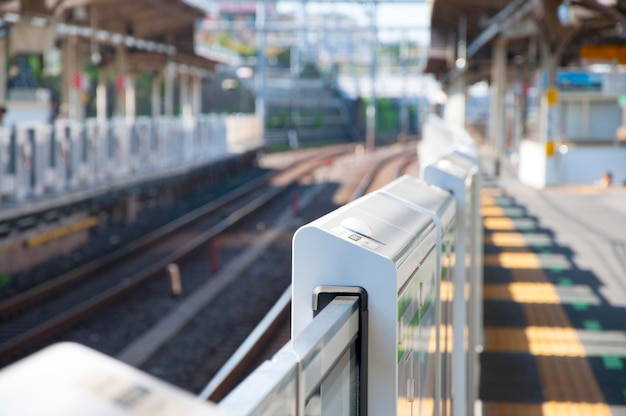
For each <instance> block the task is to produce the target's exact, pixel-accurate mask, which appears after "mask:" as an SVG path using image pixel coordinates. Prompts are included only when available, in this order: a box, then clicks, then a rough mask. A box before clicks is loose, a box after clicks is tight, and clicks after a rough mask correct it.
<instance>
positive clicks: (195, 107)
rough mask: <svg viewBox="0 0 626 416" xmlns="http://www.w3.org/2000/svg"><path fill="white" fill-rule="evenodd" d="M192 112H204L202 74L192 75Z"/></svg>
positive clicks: (195, 114)
mask: <svg viewBox="0 0 626 416" xmlns="http://www.w3.org/2000/svg"><path fill="white" fill-rule="evenodd" d="M191 114H192V115H194V116H197V115H199V114H202V76H201V75H199V74H193V75H191Z"/></svg>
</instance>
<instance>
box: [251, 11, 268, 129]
mask: <svg viewBox="0 0 626 416" xmlns="http://www.w3.org/2000/svg"><path fill="white" fill-rule="evenodd" d="M265 1H266V0H260V1H257V2H256V22H255V26H256V33H257V35H256V36H257V53H256V56H257V64H256V74H255V90H256V99H255V103H254V109H255V110H254V111H255V114H256V116H257V117H258V118H259V119H261V136H263V137H264V136H265V124H266V123H265V119H266V112H267V109H266V102H265V48H266V44H267V33H266V31H265Z"/></svg>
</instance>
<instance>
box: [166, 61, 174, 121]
mask: <svg viewBox="0 0 626 416" xmlns="http://www.w3.org/2000/svg"><path fill="white" fill-rule="evenodd" d="M175 72H176V70H175V67H174V64H173V63H171V62H170V63H168V64H167V65H166V67H165V108H164V113H165V115H166V116H171V115H173V114H174V75H175Z"/></svg>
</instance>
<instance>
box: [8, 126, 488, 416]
mask: <svg viewBox="0 0 626 416" xmlns="http://www.w3.org/2000/svg"><path fill="white" fill-rule="evenodd" d="M444 127H445V126H444ZM447 133H449V134H455V133H454V132H447ZM466 150H467V149H466ZM470 150H472V149H471V148H470ZM422 171H423V174H422V177H423V178H422V179H418V178H415V177H412V176H404V177H402V178H399V179H397V180H395V181H394V182H392V183H390V184H388V185H387V186H385V187H383V188H382V189H380V190H378V191H376V192H373V193H371V194H368V195H366V196H364V197H362V198H360V199H357V200H356V201H353V202H351V203H350V204H348V205H346V206H344V207H342V208H339V209H338V210H336V211H334V212H331V213H329V214H327V215H325V216H323V217H321V218H319V219H317V220H315V221H313V222H312V223H310V224H307V225H305V226H303V227H301V228H300V229H299V230H298V231H297V232H296V234H295V236H294V240H293V268H292V271H293V275H292V339H291V341H290V342H289V343H288V344H286V345H285V346H284V347H283V348H282V349H281V350H280V351H279V352H278V353H277V354H276V355H275V356H274V357H273V358H272V359H271V360H269V361H266V362H265V363H264V364H262V365H261V366H260V367H259V368H258V369H257V370H256V371H255V372H253V374H252V375H251V376H250V377H248V378H247V379H246V380H244V382H243V383H242V384H240V385H239V386H238V387H237V388H236V389H235V390H234V391H233V392H231V393H230V394H229V395H228V396H227V397H226V398H225V399H224V400H222V401H221V402H220V403H218V404H217V405H213V404H205V403H204V402H202V403H203V405H202V406H198V400H197V399H196V400H194V399H193V398H192V397H191V396H189V395H187V396H185V397H183V396H181V395H180V394H179V393H178V392H177V391H176V389H175V388H173V387H171V386H167V385H160V387H159V388H158V389H157V388H155V389H153V390H151V392H154V393H153V394H154V395H155V396H158V397H161V398H167V399H168V400H172V401H173V402H172V403H171V405H172V406H174V405H176V406H178V407H177V408H180V409H182V408H183V407H184V406H187V408H188V409H192V408H193V413H192V414H194V415H231V416H236V415H367V414H369V415H408V414H419V415H439V414H448V415H450V414H451V415H455V416H461V415H472V414H473V413H474V403H475V401H476V399H477V388H478V384H477V379H478V373H479V369H478V360H477V351H478V350H479V346H480V344H481V343H482V322H481V319H480V316H481V314H482V312H481V310H480V304H481V292H482V263H481V261H482V239H481V235H480V233H481V231H480V230H481V218H480V210H479V209H480V207H479V199H480V191H481V177H480V169H479V163H478V160H477V152H476V151H475V149H473V150H472V151H471V152H469V153H467V152H459V151H457V150H456V149H452V152H449V153H447V154H445V155H441V156H440V157H439V158H438V159H436V160H434V161H432V163H431V164H429V165H428V166H424V167H423V170H422ZM63 350H67V351H66V352H64V351H63ZM78 350H80V351H78ZM78 350H77V347H76V346H74V345H60V346H53V347H51V348H50V349H48V350H47V351H46V350H44V351H42V352H40V353H38V354H35V355H34V356H33V357H30V358H27V359H25V360H23V361H22V362H20V363H17V364H16V365H14V366H12V367H9V369H8V370H4V371H2V372H0V403H9V404H10V405H11V406H13V407H10V408H9V409H10V411H9V412H8V413H7V414H10V415H13V414H16V415H17V414H24V412H23V411H22V410H23V409H24V406H35V405H36V403H35V404H34V403H23V402H25V401H19V400H17V399H15V398H13V397H12V396H11V391H13V392H15V391H20V389H21V388H22V387H23V390H24V391H32V385H29V384H28V383H30V382H31V381H30V379H31V378H34V379H36V381H37V383H39V384H38V385H42V391H46V387H45V386H43V384H44V383H45V382H46V380H45V377H42V376H41V374H44V373H45V371H44V372H42V371H43V369H45V368H46V366H50V367H54V366H58V364H56V363H58V362H60V358H59V357H60V355H63V354H66V355H71V354H72V355H75V356H76V357H79V356H80V357H79V358H77V359H80V360H82V359H83V356H84V359H85V365H83V368H82V369H81V370H80V371H83V372H86V373H88V374H89V377H91V378H94V377H95V378H97V377H98V369H99V368H100V369H102V368H106V371H107V373H106V374H107V376H109V378H110V374H111V371H113V370H111V368H115V369H117V368H118V367H119V373H117V372H116V373H115V374H116V375H117V374H119V376H118V377H119V378H120V379H124V380H125V381H124V382H125V383H126V384H128V385H131V384H132V383H135V384H136V383H138V381H137V380H139V379H141V380H144V379H147V380H148V381H145V383H148V384H147V385H152V384H154V382H155V381H154V379H153V378H151V377H149V376H147V375H145V374H142V373H140V372H138V371H136V370H133V371H132V374H130V372H129V371H130V370H129V368H127V367H125V366H124V365H123V364H121V363H119V362H115V361H113V360H111V359H110V358H107V357H98V355H97V354H95V353H93V352H92V351H89V350H86V349H82V348H78ZM81 351H82V352H81ZM61 358H62V357H61ZM87 361H88V362H87ZM104 362H106V363H107V367H103V366H104ZM35 364H36V365H38V366H39V369H40V371H37V369H36V368H35ZM101 371H104V370H101ZM116 371H117V370H116ZM127 373H128V375H126V374H127ZM59 376H60V374H59V373H56V374H54V377H51V379H50V380H47V383H49V384H50V385H55V386H59V383H62V382H63V380H61V381H60V380H59ZM72 377H73V378H72ZM81 377H82V376H81ZM124 377H125V378H124ZM66 378H67V379H68V380H66V381H65V382H66V383H67V384H68V385H71V386H76V385H78V384H77V383H75V382H74V381H72V380H74V379H79V378H80V377H79V375H78V376H77V375H76V374H71V373H68V375H67V377H66ZM20 383H21V384H20ZM129 383H130V384H129ZM150 383H152V384H150ZM163 384H164V383H163ZM209 384H211V383H209ZM8 386H11V388H9V387H8ZM168 389H169V390H171V391H172V392H176V394H177V395H176V396H175V395H174V393H171V394H170V393H168V391H169V390H168ZM7 391H8V392H7ZM88 393H90V392H86V391H85V390H84V389H78V388H77V387H72V388H68V389H67V391H66V392H65V394H66V395H67V396H68V397H70V396H71V397H73V396H77V395H82V396H81V397H82V399H81V400H80V401H79V400H70V399H68V400H66V401H63V405H64V406H66V407H67V408H64V409H57V410H58V412H59V414H61V413H65V414H72V413H77V412H78V413H80V414H95V413H93V412H95V411H97V410H98V407H97V406H103V404H102V402H103V400H104V401H106V400H107V398H108V397H109V396H107V397H105V398H104V399H102V397H101V398H100V399H101V400H100V401H98V400H96V399H93V398H91V399H89V397H88V396H89V394H88ZM92 396H93V395H92ZM5 400H9V401H5ZM57 403H58V401H57ZM76 403H80V407H78V406H79V405H78V404H76ZM20 406H21V407H20ZM72 406H75V407H72ZM92 407H93V410H92ZM27 410H32V409H30V408H28V409H27ZM115 414H124V415H125V414H128V415H131V414H132V409H128V411H127V412H126V413H124V409H118V413H115ZM189 414H191V413H189Z"/></svg>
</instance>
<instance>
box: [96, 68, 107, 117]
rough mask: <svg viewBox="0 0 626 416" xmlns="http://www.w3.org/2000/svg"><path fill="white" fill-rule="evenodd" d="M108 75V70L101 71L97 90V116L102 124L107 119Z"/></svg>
mask: <svg viewBox="0 0 626 416" xmlns="http://www.w3.org/2000/svg"><path fill="white" fill-rule="evenodd" d="M107 75H108V71H107V70H104V69H101V70H100V74H99V75H98V87H97V88H96V114H97V118H98V120H99V121H100V122H104V121H106V119H107Z"/></svg>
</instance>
